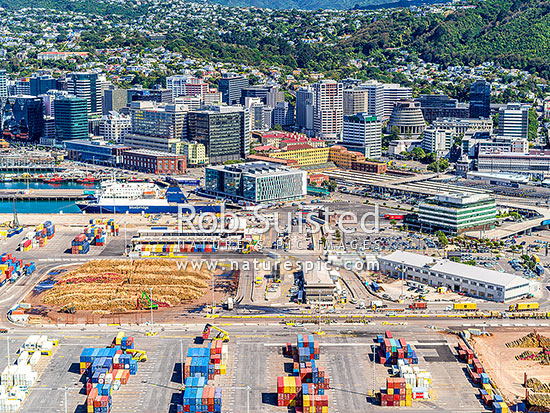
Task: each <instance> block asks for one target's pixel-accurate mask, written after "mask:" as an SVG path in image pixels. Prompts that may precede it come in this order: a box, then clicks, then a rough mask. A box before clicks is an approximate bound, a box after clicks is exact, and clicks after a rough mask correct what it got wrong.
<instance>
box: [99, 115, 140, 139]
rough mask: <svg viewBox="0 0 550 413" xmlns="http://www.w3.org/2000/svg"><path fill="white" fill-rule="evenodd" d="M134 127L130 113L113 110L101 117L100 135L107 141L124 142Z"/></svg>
mask: <svg viewBox="0 0 550 413" xmlns="http://www.w3.org/2000/svg"><path fill="white" fill-rule="evenodd" d="M131 129H132V120H131V118H130V116H129V115H122V114H120V113H118V112H115V111H111V112H109V114H108V115H105V116H103V117H102V118H101V123H100V124H99V131H100V135H102V136H103V137H104V139H105V140H106V141H112V142H116V143H122V142H124V138H125V136H126V134H127V133H129V132H130V130H131Z"/></svg>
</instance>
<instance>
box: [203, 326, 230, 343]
mask: <svg viewBox="0 0 550 413" xmlns="http://www.w3.org/2000/svg"><path fill="white" fill-rule="evenodd" d="M211 330H216V331H217V332H218V334H217V335H216V336H215V337H213V338H212V340H222V341H223V342H228V341H229V333H228V332H227V331H225V330H222V329H221V328H219V327H216V326H215V325H213V324H210V323H207V324H206V325H205V326H204V330H203V331H202V339H203V340H208V338H209V337H210V331H211Z"/></svg>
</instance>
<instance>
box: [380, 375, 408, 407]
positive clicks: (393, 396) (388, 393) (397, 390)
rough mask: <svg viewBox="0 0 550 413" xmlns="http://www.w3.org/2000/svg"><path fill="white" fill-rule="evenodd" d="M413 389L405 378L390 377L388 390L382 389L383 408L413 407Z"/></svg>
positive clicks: (387, 383) (387, 381)
mask: <svg viewBox="0 0 550 413" xmlns="http://www.w3.org/2000/svg"><path fill="white" fill-rule="evenodd" d="M412 399H413V387H412V385H411V384H409V383H406V382H405V379H404V378H403V377H388V378H387V379H386V388H385V389H384V388H382V389H380V404H381V405H382V406H412Z"/></svg>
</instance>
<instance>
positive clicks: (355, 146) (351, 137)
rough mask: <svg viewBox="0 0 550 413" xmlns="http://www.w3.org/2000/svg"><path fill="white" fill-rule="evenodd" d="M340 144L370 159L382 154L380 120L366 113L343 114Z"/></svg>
mask: <svg viewBox="0 0 550 413" xmlns="http://www.w3.org/2000/svg"><path fill="white" fill-rule="evenodd" d="M342 145H343V146H345V147H347V148H348V149H350V150H353V151H359V152H362V153H364V154H365V157H367V158H370V159H378V158H380V157H381V156H382V120H381V118H379V117H378V116H373V115H369V114H368V113H358V114H355V115H346V116H344V128H343V133H342Z"/></svg>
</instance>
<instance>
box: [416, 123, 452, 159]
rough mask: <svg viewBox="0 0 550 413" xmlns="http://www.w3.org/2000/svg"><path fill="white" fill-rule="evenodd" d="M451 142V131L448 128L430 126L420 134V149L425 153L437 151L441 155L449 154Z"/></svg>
mask: <svg viewBox="0 0 550 413" xmlns="http://www.w3.org/2000/svg"><path fill="white" fill-rule="evenodd" d="M452 144H453V133H452V132H451V131H450V130H448V129H438V128H434V127H430V128H428V129H426V130H424V133H423V135H422V149H424V151H425V152H426V153H432V152H433V153H437V155H438V156H440V157H443V156H447V155H448V154H449V151H450V150H451V146H452Z"/></svg>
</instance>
